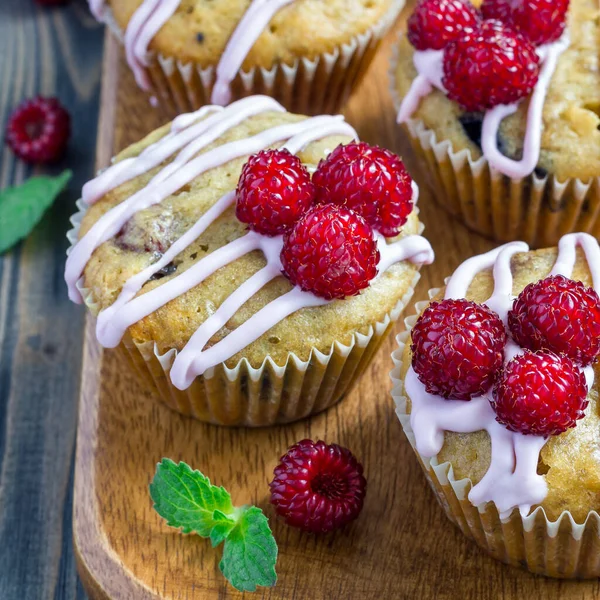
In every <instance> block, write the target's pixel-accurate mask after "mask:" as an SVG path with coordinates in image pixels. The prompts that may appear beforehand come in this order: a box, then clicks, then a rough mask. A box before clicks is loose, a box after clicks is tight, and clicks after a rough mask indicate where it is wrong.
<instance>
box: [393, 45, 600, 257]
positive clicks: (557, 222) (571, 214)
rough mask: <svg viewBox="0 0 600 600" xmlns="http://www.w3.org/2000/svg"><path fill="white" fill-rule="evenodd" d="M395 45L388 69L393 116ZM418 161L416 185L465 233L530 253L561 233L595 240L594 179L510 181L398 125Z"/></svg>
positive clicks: (599, 206)
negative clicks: (517, 244)
mask: <svg viewBox="0 0 600 600" xmlns="http://www.w3.org/2000/svg"><path fill="white" fill-rule="evenodd" d="M398 51H399V50H398V46H396V47H395V50H394V53H393V56H392V61H391V70H390V82H391V92H392V97H393V100H394V106H395V108H396V111H398V110H399V109H400V104H401V98H400V96H399V94H398V92H397V90H396V72H397V66H398ZM400 127H401V128H402V130H403V132H404V133H405V134H406V136H407V137H408V139H409V140H410V142H411V145H412V150H413V153H414V155H415V158H416V159H417V161H418V169H419V172H418V174H420V183H423V184H424V183H427V185H428V186H429V188H430V189H431V192H432V195H433V197H434V198H435V200H436V201H437V203H438V204H439V205H440V206H442V207H443V208H444V209H446V210H447V211H448V212H449V213H450V214H452V215H453V216H454V217H456V218H458V219H459V220H461V221H462V222H463V223H464V224H465V225H466V226H467V227H468V228H469V229H471V230H473V231H475V232H477V233H480V234H481V235H484V236H486V237H488V238H492V239H494V240H497V241H499V242H509V241H514V240H522V241H525V242H527V243H528V244H529V245H530V246H531V247H532V248H542V247H547V246H555V245H557V244H558V241H559V240H560V238H561V237H563V236H564V235H566V234H567V233H574V232H578V231H582V232H586V233H589V234H591V235H593V236H594V237H596V238H598V239H600V177H593V178H592V179H591V180H590V181H587V182H584V181H582V180H580V179H575V178H570V179H567V180H566V181H558V180H557V179H556V177H554V176H553V175H546V176H545V177H538V176H537V175H536V174H535V173H532V174H531V175H529V176H527V177H523V178H521V179H512V178H510V177H508V176H506V175H503V174H502V173H499V172H498V171H496V170H495V169H493V168H492V167H491V166H490V165H489V163H488V161H487V159H486V158H485V157H483V156H481V157H480V158H478V159H477V160H474V159H473V157H472V156H471V152H470V151H469V150H467V149H465V150H460V151H458V152H457V151H455V150H454V149H453V147H452V144H451V143H450V142H449V141H448V140H442V141H438V140H437V137H436V134H435V132H434V131H432V130H431V129H428V128H427V127H426V126H425V124H424V123H423V121H421V120H419V119H409V121H408V122H407V123H405V124H402V125H400Z"/></svg>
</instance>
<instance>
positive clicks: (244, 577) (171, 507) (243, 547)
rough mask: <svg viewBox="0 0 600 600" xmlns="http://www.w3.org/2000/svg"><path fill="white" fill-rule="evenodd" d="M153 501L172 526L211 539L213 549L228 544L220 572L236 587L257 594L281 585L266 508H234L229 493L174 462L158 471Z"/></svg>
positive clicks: (165, 461)
mask: <svg viewBox="0 0 600 600" xmlns="http://www.w3.org/2000/svg"><path fill="white" fill-rule="evenodd" d="M150 496H151V497H152V500H153V501H154V509H155V510H156V512H157V513H158V514H159V515H160V516H161V517H163V519H165V520H166V522H167V525H170V526H171V527H176V528H178V529H181V531H182V532H183V533H196V534H198V535H200V536H202V537H206V538H210V541H211V543H212V546H213V548H215V547H216V546H218V545H219V544H221V543H223V542H224V546H223V558H222V560H221V562H220V564H219V568H220V569H221V572H222V573H223V575H224V576H225V577H226V578H227V580H228V581H229V583H231V585H232V586H233V587H234V588H236V589H237V590H240V591H247V592H254V591H255V590H256V587H257V586H265V587H270V586H273V585H275V583H276V582H277V574H276V573H275V564H276V563H277V543H276V542H275V538H274V537H273V534H272V533H271V529H270V528H269V523H268V520H267V517H265V515H264V514H263V512H262V510H260V508H257V507H256V506H242V507H234V506H233V504H232V502H231V496H230V495H229V493H228V492H227V491H226V490H225V489H224V488H222V487H218V486H216V485H212V484H211V482H210V480H209V479H208V477H206V476H205V475H203V474H202V473H200V471H194V470H192V469H191V468H190V467H189V466H188V465H187V464H185V463H184V462H180V463H179V464H176V463H175V462H173V461H172V460H170V459H168V458H163V460H162V461H161V462H160V463H158V465H157V467H156V474H155V475H154V479H153V480H152V483H151V484H150Z"/></svg>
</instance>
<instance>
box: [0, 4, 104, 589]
mask: <svg viewBox="0 0 600 600" xmlns="http://www.w3.org/2000/svg"><path fill="white" fill-rule="evenodd" d="M102 40H103V32H102V28H101V27H100V26H99V25H98V24H97V23H96V22H95V21H94V20H93V19H92V17H91V16H90V14H89V11H88V9H87V4H86V2H85V0H72V1H71V2H70V3H68V4H67V5H66V6H64V7H54V8H46V7H43V6H40V5H38V4H36V3H35V2H34V0H0V127H1V129H0V141H1V147H0V189H3V188H4V187H6V186H8V185H13V184H17V183H19V182H21V181H23V180H24V179H26V178H27V177H29V176H30V175H32V174H34V173H40V172H52V173H53V172H59V171H60V170H61V169H63V168H66V167H68V168H70V169H72V170H73V172H74V177H73V179H72V181H71V183H70V185H69V189H68V191H67V192H66V193H64V194H63V195H62V196H61V197H60V198H59V199H58V200H57V202H56V203H55V205H54V207H53V208H52V209H51V210H50V211H49V212H48V213H47V214H46V216H45V218H44V219H43V221H42V222H41V223H40V224H39V226H38V227H36V229H35V230H34V232H33V233H32V235H31V236H30V237H29V238H28V239H27V240H26V241H25V242H23V243H21V244H19V245H18V246H16V247H15V248H13V249H12V250H11V251H9V252H8V253H7V254H5V255H4V256H1V257H0V599H2V600H13V599H14V600H36V599H38V598H42V599H55V600H66V599H69V600H72V599H74V598H77V599H82V598H85V593H84V591H83V588H82V586H81V583H80V582H79V581H78V578H77V574H76V571H75V561H74V556H73V549H72V533H71V513H72V487H73V462H74V443H75V429H76V423H77V396H78V390H79V379H80V366H81V352H82V332H83V311H82V310H81V309H80V308H79V307H76V306H74V305H72V304H71V303H70V302H69V301H68V299H67V295H66V290H65V286H64V282H63V268H64V262H65V251H66V248H67V242H66V239H65V232H66V231H67V229H68V227H69V216H70V215H71V214H72V212H73V210H74V206H75V200H76V199H77V197H78V193H79V191H80V190H81V186H82V184H83V183H84V182H85V181H86V180H87V179H89V178H90V176H91V175H92V174H93V171H94V160H95V147H96V128H97V120H98V109H99V97H100V75H101V62H102V60H101V59H102ZM36 94H42V95H45V96H51V95H55V96H58V97H59V98H60V100H61V101H62V102H63V103H64V104H65V106H66V107H67V108H68V110H69V112H70V113H71V116H72V119H73V136H72V138H71V143H70V146H69V151H68V154H67V156H66V157H65V159H64V160H63V161H62V163H61V164H59V165H56V166H55V167H52V168H50V169H41V168H34V169H32V168H30V167H28V166H27V165H25V164H23V163H22V162H20V161H19V160H16V159H15V157H14V156H13V155H12V153H11V152H10V150H8V149H5V146H4V124H5V123H6V120H7V118H8V116H9V114H10V112H11V110H12V108H13V107H14V106H16V105H17V104H18V103H19V102H21V101H22V100H23V99H25V98H29V97H32V96H35V95H36Z"/></svg>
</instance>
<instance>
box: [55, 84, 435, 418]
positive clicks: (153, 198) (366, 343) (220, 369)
mask: <svg viewBox="0 0 600 600" xmlns="http://www.w3.org/2000/svg"><path fill="white" fill-rule="evenodd" d="M354 138H356V133H355V132H354V130H353V129H352V127H350V126H349V125H348V124H347V123H345V122H344V120H343V118H342V117H332V116H321V117H313V118H307V117H305V116H300V115H294V114H291V113H287V112H285V110H284V109H283V107H282V106H281V105H279V104H278V103H277V102H276V101H275V100H273V99H272V98H269V97H266V96H255V97H250V98H245V99H242V100H239V101H237V102H235V103H233V104H231V105H230V106H228V107H227V108H225V109H223V108H221V107H219V106H209V107H205V108H203V109H201V110H200V111H198V112H197V113H192V114H186V115H183V116H181V117H179V118H178V119H177V120H175V121H174V122H173V123H172V124H169V125H166V126H164V127H162V128H161V129H159V130H157V131H155V132H153V133H151V134H150V135H149V136H148V137H146V138H145V139H144V140H142V141H141V142H139V143H138V144H135V145H133V146H131V147H129V148H127V149H126V150H124V151H123V152H122V153H121V154H119V155H118V156H117V157H116V158H115V159H114V161H113V164H112V165H111V166H110V167H109V168H108V169H106V170H105V171H104V172H102V173H101V174H100V175H99V176H98V177H97V178H96V179H94V180H93V181H91V182H90V183H88V184H86V186H85V187H84V189H83V198H82V201H81V203H80V208H81V211H80V213H78V214H77V215H76V216H75V218H74V220H73V222H74V225H75V229H74V230H73V231H72V232H71V233H70V240H71V241H72V243H73V244H74V245H73V247H72V248H71V251H70V252H69V256H68V259H67V266H66V272H65V278H66V281H67V283H68V286H69V295H70V297H71V299H72V300H74V301H75V302H82V301H84V302H85V304H86V305H87V306H88V308H89V309H90V310H91V312H92V313H93V314H94V315H97V317H98V319H97V326H96V332H97V337H98V340H99V342H100V343H101V344H102V345H103V346H105V347H117V346H118V347H120V348H121V349H124V350H125V351H126V353H127V355H128V356H129V357H130V358H131V359H132V361H133V363H134V364H135V365H136V366H137V368H138V370H139V371H140V372H141V373H142V375H143V377H144V378H145V379H146V380H149V381H151V382H153V384H154V387H155V388H156V392H157V395H158V396H159V397H160V398H161V399H162V400H164V402H166V403H167V404H168V405H169V406H171V407H172V408H174V409H176V410H178V411H180V412H181V413H184V414H186V415H192V416H194V417H197V418H198V419H201V420H203V421H208V422H212V423H218V424H226V425H250V426H259V425H269V424H273V423H278V422H289V421H293V420H296V419H299V418H301V417H305V416H307V415H309V414H312V413H315V412H318V411H321V410H323V409H325V408H327V407H328V406H331V405H332V404H334V403H335V402H337V401H338V400H340V399H341V398H342V397H343V396H344V395H345V394H346V393H348V391H349V390H350V389H351V387H352V385H353V384H354V382H355V381H356V380H357V378H358V377H359V376H360V374H361V373H362V372H363V371H364V370H365V368H366V367H367V365H368V364H369V362H370V360H371V358H372V357H373V355H374V353H375V352H376V350H377V349H378V347H379V345H380V344H381V342H382V341H383V339H384V337H385V335H386V334H387V333H388V332H389V331H390V329H391V328H392V326H393V323H394V322H395V321H396V319H397V318H398V316H399V314H400V311H401V310H402V308H403V307H404V306H405V304H406V302H407V301H408V299H409V298H410V297H411V295H412V292H413V290H414V286H415V284H416V282H417V280H418V277H419V273H418V272H419V267H420V265H421V264H424V263H430V262H431V261H432V260H433V252H432V250H431V247H430V245H429V243H428V242H427V241H426V240H425V239H424V238H423V237H421V236H420V233H421V231H422V226H421V224H420V223H419V220H418V217H417V211H416V208H415V201H416V194H417V188H416V186H415V185H414V184H413V182H412V180H411V178H410V176H409V175H408V173H407V172H406V170H405V169H404V166H403V165H402V163H401V161H400V159H399V158H398V157H396V156H395V155H393V154H392V153H391V152H389V151H387V150H383V149H379V148H373V147H370V146H368V145H367V144H362V143H357V142H353V141H352V140H353V139H354ZM332 151H333V152H332ZM250 155H252V156H251V157H250V158H249V156H250ZM296 155H297V156H296ZM324 159H326V160H324ZM242 168H243V170H242ZM240 173H241V176H240ZM311 173H314V174H313V175H312V176H311ZM384 236H387V237H388V240H387V241H386V237H384Z"/></svg>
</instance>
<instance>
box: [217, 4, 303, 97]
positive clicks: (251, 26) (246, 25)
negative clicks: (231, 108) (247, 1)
mask: <svg viewBox="0 0 600 600" xmlns="http://www.w3.org/2000/svg"><path fill="white" fill-rule="evenodd" d="M293 1H294V0H252V4H251V5H250V8H249V9H248V10H247V12H246V14H245V15H244V16H243V17H242V20H241V21H240V22H239V23H238V26H237V27H236V28H235V31H234V32H233V34H232V36H231V38H229V42H228V43H227V46H226V47H225V51H224V52H223V56H221V60H220V61H219V64H218V66H217V79H216V81H215V85H214V87H213V91H212V95H211V98H210V101H211V102H212V103H213V104H221V105H223V106H224V105H226V104H229V102H231V82H232V81H233V79H234V77H235V76H236V74H237V73H238V71H239V70H240V68H241V66H242V64H243V62H244V60H245V58H246V56H248V53H249V52H250V50H251V48H252V46H254V44H255V43H256V40H257V39H258V38H259V37H260V34H261V33H262V32H263V30H264V29H265V27H266V26H267V25H268V24H269V22H270V21H271V19H272V18H273V16H274V15H275V14H276V13H277V12H278V11H279V10H280V9H282V8H283V7H284V6H287V5H288V4H291V3H292V2H293Z"/></svg>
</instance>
